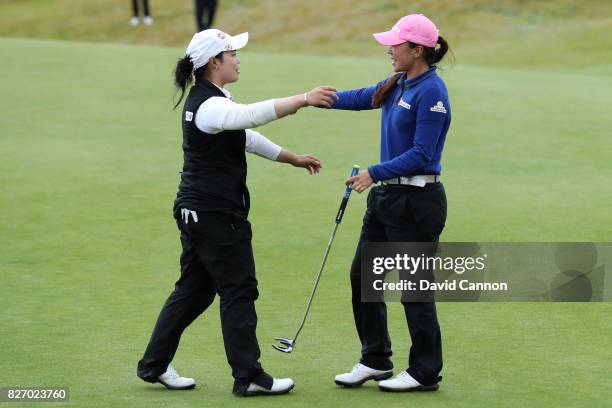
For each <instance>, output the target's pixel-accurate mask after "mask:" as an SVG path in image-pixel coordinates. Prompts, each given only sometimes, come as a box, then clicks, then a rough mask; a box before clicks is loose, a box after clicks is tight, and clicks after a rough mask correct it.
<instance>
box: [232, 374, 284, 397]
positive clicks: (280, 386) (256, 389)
mask: <svg viewBox="0 0 612 408" xmlns="http://www.w3.org/2000/svg"><path fill="white" fill-rule="evenodd" d="M294 385H295V384H294V382H293V380H292V379H291V378H281V379H277V378H274V382H273V383H272V388H270V389H267V388H264V387H262V386H261V385H257V384H255V383H251V384H249V387H248V388H247V389H246V391H245V392H244V394H243V395H244V396H245V397H252V396H255V395H280V394H286V393H288V392H289V391H291V390H292V389H293V387H294Z"/></svg>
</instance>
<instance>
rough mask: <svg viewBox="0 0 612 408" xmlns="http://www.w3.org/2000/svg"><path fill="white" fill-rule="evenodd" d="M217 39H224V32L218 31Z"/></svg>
mask: <svg viewBox="0 0 612 408" xmlns="http://www.w3.org/2000/svg"><path fill="white" fill-rule="evenodd" d="M217 37H219V38H220V39H222V40H223V39H225V33H224V32H222V31H219V32H218V33H217Z"/></svg>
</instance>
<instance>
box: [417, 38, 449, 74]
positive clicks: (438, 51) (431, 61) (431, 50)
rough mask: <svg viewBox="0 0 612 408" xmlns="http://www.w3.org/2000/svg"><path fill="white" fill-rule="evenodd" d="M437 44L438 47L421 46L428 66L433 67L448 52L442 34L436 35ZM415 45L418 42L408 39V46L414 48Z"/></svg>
mask: <svg viewBox="0 0 612 408" xmlns="http://www.w3.org/2000/svg"><path fill="white" fill-rule="evenodd" d="M437 44H438V45H439V47H423V49H424V50H425V62H426V63H427V65H429V66H430V68H433V67H435V66H436V64H437V63H438V62H440V61H442V58H444V56H445V55H446V53H447V52H448V43H447V42H446V40H445V39H444V38H443V37H442V36H438V42H437ZM417 45H419V44H415V43H413V42H410V41H408V46H410V48H414V47H416V46H417Z"/></svg>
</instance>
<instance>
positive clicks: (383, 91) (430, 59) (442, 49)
mask: <svg viewBox="0 0 612 408" xmlns="http://www.w3.org/2000/svg"><path fill="white" fill-rule="evenodd" d="M437 44H438V45H439V47H425V46H422V47H423V50H424V53H425V62H427V65H429V67H430V68H434V67H436V64H437V63H438V62H440V61H442V58H444V55H446V53H447V52H448V50H449V47H448V43H447V42H446V40H445V39H444V38H442V36H438V43H437ZM417 45H419V44H415V43H413V42H410V41H408V46H409V47H410V48H414V47H416V46H417ZM401 76H402V73H401V72H400V73H397V74H395V75H393V76H392V77H389V79H387V81H385V83H384V84H382V85H381V86H380V88H378V89H377V90H376V92H374V95H372V107H373V108H380V107H381V105H382V104H383V103H385V100H386V99H387V95H388V94H389V91H390V90H391V89H392V88H393V87H394V86H395V84H397V81H399V79H400V77H401Z"/></svg>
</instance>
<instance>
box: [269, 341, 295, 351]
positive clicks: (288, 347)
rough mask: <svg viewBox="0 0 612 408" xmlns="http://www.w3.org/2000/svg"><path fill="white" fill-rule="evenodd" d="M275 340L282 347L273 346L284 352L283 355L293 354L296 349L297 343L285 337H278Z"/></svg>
mask: <svg viewBox="0 0 612 408" xmlns="http://www.w3.org/2000/svg"><path fill="white" fill-rule="evenodd" d="M274 340H276V341H278V342H280V344H281V345H280V346H277V345H276V344H273V345H272V347H274V349H275V350H278V351H282V352H283V353H291V352H292V351H293V348H294V347H295V341H293V340H291V339H288V338H285V337H277V338H275V339H274Z"/></svg>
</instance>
